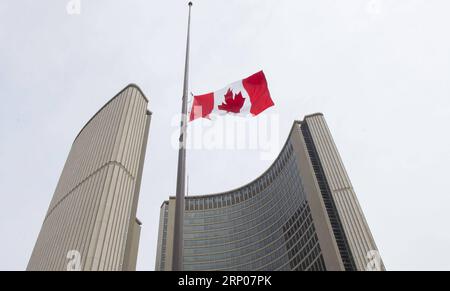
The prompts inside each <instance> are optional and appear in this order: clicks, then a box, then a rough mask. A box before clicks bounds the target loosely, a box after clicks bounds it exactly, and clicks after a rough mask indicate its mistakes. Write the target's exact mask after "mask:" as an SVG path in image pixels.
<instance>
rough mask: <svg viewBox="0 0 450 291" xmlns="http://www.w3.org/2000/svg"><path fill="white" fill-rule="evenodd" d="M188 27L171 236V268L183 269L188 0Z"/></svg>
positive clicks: (174, 269)
mask: <svg viewBox="0 0 450 291" xmlns="http://www.w3.org/2000/svg"><path fill="white" fill-rule="evenodd" d="M188 5H189V16H188V29H187V39H186V58H185V63H184V83H183V98H182V105H181V123H180V138H179V148H178V171H177V192H176V199H175V227H174V237H173V252H172V270H173V271H182V270H183V226H184V199H185V184H186V183H185V178H186V125H187V124H186V123H187V97H188V81H189V44H190V43H189V35H190V29H191V7H192V2H189V4H188Z"/></svg>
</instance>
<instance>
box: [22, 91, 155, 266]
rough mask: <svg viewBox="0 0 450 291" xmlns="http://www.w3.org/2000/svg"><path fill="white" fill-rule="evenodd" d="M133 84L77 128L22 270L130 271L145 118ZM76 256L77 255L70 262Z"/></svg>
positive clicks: (143, 99)
mask: <svg viewBox="0 0 450 291" xmlns="http://www.w3.org/2000/svg"><path fill="white" fill-rule="evenodd" d="M147 105H148V100H147V98H146V97H145V96H144V94H143V93H142V91H141V90H140V89H139V88H138V87H137V86H136V85H133V84H130V85H128V86H127V87H126V88H124V89H123V90H122V91H120V92H119V93H118V94H117V95H116V96H114V97H113V98H112V99H111V100H110V101H109V102H108V103H106V104H105V105H104V106H103V107H102V108H101V109H100V110H99V111H98V112H97V113H96V114H95V115H94V116H93V117H92V118H91V119H90V120H89V121H88V123H87V124H86V125H85V126H84V127H83V129H82V130H81V131H80V133H79V134H78V136H77V137H76V138H75V141H74V142H73V144H72V147H71V149H70V152H69V156H68V158H67V161H66V163H65V165H64V168H63V171H62V174H61V177H60V179H59V181H58V184H57V187H56V190H55V193H54V195H53V198H52V200H51V202H50V206H49V208H48V211H47V214H46V215H45V219H44V222H43V225H42V228H41V231H40V233H39V236H38V238H37V241H36V244H35V247H34V249H33V252H32V255H31V258H30V260H29V263H28V267H27V270H67V269H68V265H70V266H72V267H73V266H74V263H73V260H76V262H75V263H76V264H75V265H76V267H75V268H76V269H78V270H134V269H135V268H136V258H137V252H138V243H139V236H140V228H141V225H140V222H139V221H138V220H137V218H136V211H137V203H138V197H139V189H140V183H141V177H142V171H143V164H144V157H145V151H146V146H147V139H148V131H149V126H150V119H151V113H150V111H148V110H147ZM74 253H75V255H74Z"/></svg>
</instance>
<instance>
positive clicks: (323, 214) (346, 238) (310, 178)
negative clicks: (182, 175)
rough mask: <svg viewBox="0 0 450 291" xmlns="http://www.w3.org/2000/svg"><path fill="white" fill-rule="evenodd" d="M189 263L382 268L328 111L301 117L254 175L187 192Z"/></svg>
mask: <svg viewBox="0 0 450 291" xmlns="http://www.w3.org/2000/svg"><path fill="white" fill-rule="evenodd" d="M174 211H175V197H170V198H169V200H168V201H164V202H163V204H162V206H161V212H160V225H159V235H158V245H157V253H156V265H155V269H156V270H172V265H171V262H172V256H173V252H172V247H173V232H174ZM183 265H184V270H186V271H212V270H225V271H273V270H282V271H288V270H295V271H297V270H299V271H309V270H311V271H320V270H342V271H344V270H348V271H355V270H368V269H370V270H384V265H383V262H382V260H381V257H380V256H379V254H378V251H377V246H376V245H375V241H374V239H373V237H372V234H371V232H370V229H369V226H368V224H367V222H366V219H365V218H364V215H363V212H362V210H361V207H360V205H359V202H358V199H357V198H356V194H355V191H354V190H353V186H352V184H351V183H350V179H349V177H348V175H347V172H346V170H345V168H344V165H343V163H342V160H341V158H340V155H339V153H338V150H337V148H336V145H335V144H334V141H333V138H332V136H331V133H330V131H329V129H328V126H327V124H326V122H325V119H324V117H323V115H322V114H320V113H318V114H313V115H309V116H306V117H305V118H304V120H303V121H295V122H294V124H293V125H292V129H291V132H290V134H289V137H288V139H287V141H286V143H285V145H284V147H283V149H282V150H281V152H280V154H279V156H278V157H277V158H276V159H275V161H274V162H273V164H272V165H271V166H270V167H269V168H268V169H267V170H266V171H265V172H264V173H263V174H262V175H261V176H259V177H258V178H256V180H254V181H252V182H250V183H248V184H246V185H243V186H241V187H239V188H237V189H234V190H230V191H226V192H223V193H218V194H208V195H200V196H196V195H189V196H188V197H186V205H185V220H184V256H183Z"/></svg>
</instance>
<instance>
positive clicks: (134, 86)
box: [73, 83, 152, 142]
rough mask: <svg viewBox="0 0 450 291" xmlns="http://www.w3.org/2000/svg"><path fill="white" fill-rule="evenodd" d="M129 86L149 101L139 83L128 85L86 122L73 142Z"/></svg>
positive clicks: (148, 111)
mask: <svg viewBox="0 0 450 291" xmlns="http://www.w3.org/2000/svg"><path fill="white" fill-rule="evenodd" d="M129 88H135V89H136V90H138V91H139V93H140V95H141V96H142V97H143V98H144V100H145V102H147V103H148V98H147V96H145V94H144V92H143V91H142V90H141V88H139V86H138V85H136V84H134V83H130V84H128V85H126V86H125V87H124V88H123V89H122V90H120V91H119V93H117V94H116V95H114V97H112V98H111V99H110V100H109V101H108V102H106V103H105V105H103V106H102V107H101V108H100V109H99V110H97V112H96V113H95V114H94V115H93V116H92V117H91V118H90V119H89V120H88V121H87V122H86V124H85V125H84V126H83V127H82V128H81V130H80V131H79V132H78V134H77V136H76V137H75V139H74V140H73V142H75V141H76V140H77V138H78V136H80V134H81V133H82V132H83V130H84V129H85V128H86V126H87V125H88V124H89V123H90V122H91V121H92V120H93V119H94V118H95V117H96V116H97V114H98V113H99V112H100V111H102V110H103V109H104V108H105V107H106V106H107V105H108V104H109V103H111V102H112V101H113V100H114V99H116V98H117V97H118V96H119V95H120V94H122V92H124V91H125V90H127V89H129ZM149 113H150V114H149ZM147 114H148V115H151V114H152V112H151V111H150V110H147Z"/></svg>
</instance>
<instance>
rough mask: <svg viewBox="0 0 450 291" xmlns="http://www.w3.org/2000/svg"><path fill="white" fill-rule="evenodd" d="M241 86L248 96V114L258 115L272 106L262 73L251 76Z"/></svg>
mask: <svg viewBox="0 0 450 291" xmlns="http://www.w3.org/2000/svg"><path fill="white" fill-rule="evenodd" d="M242 84H243V86H244V88H245V90H246V91H247V93H248V95H249V96H250V102H251V104H252V105H251V107H250V113H251V114H253V115H258V114H260V113H261V112H263V111H264V110H266V109H267V108H269V107H271V106H273V105H274V103H273V101H272V98H271V97H270V92H269V88H268V87H267V80H266V76H264V73H263V71H259V72H258V73H256V74H253V75H251V76H250V77H248V78H245V79H243V80H242Z"/></svg>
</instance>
